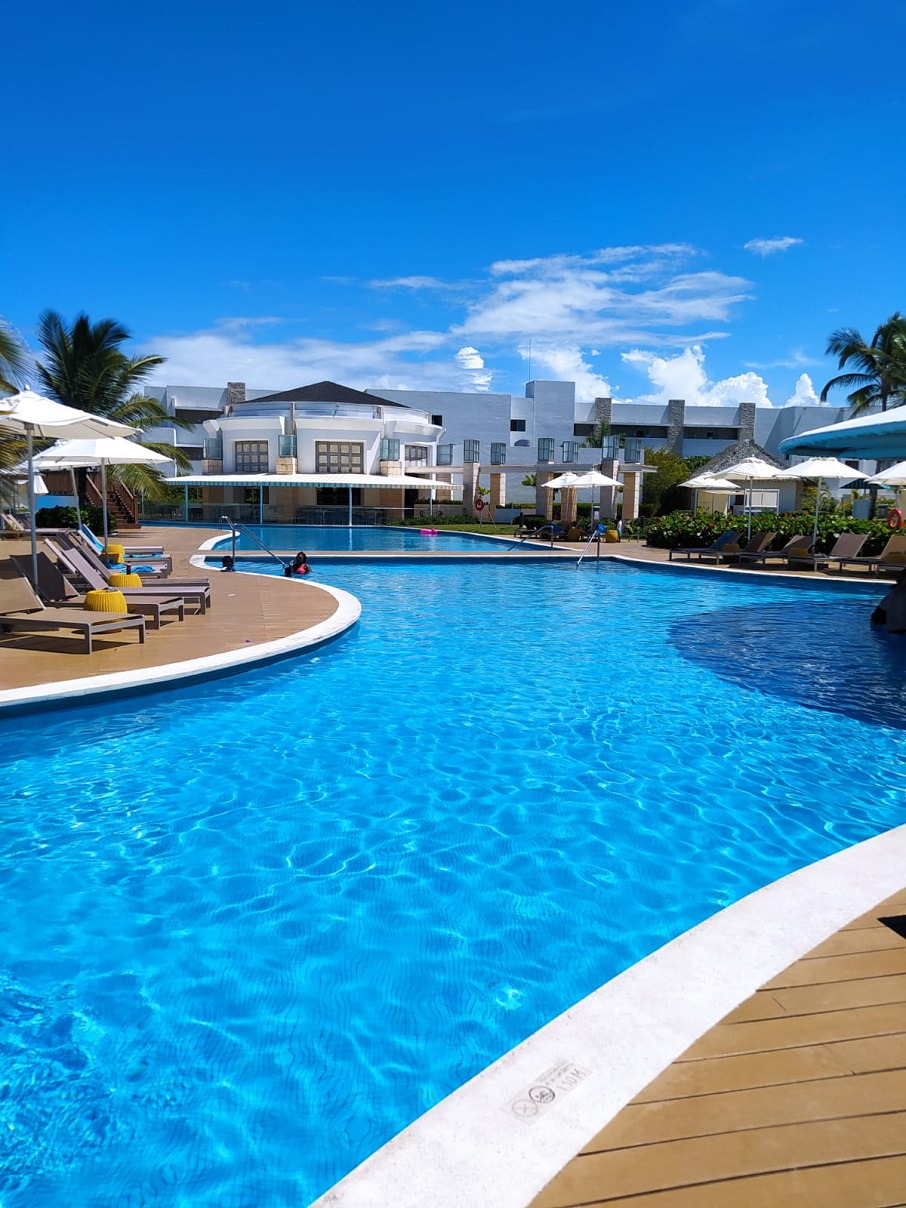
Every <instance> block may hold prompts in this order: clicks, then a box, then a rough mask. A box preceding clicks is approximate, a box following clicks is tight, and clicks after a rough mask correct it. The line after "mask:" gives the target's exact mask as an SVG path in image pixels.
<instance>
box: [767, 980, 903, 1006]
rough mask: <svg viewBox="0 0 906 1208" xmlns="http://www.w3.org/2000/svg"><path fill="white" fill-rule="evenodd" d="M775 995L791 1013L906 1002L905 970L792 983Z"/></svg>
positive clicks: (774, 992) (775, 991) (781, 1004)
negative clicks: (819, 982)
mask: <svg viewBox="0 0 906 1208" xmlns="http://www.w3.org/2000/svg"><path fill="white" fill-rule="evenodd" d="M773 997H774V998H775V999H776V1000H777V1002H778V1003H779V1004H780V1006H781V1007H782V1008H783V1009H784V1010H785V1011H786V1012H787V1013H788V1014H794V1015H795V1014H800V1015H805V1014H809V1013H812V1012H815V1013H817V1012H820V1011H844V1010H846V1009H847V1008H849V1007H868V1006H871V1004H872V1003H887V1002H906V974H904V973H900V974H898V975H896V976H893V977H867V978H861V979H860V980H859V981H845V982H827V983H825V984H823V985H818V986H790V987H788V988H787V989H784V990H774V991H773Z"/></svg>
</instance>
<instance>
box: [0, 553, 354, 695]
mask: <svg viewBox="0 0 906 1208" xmlns="http://www.w3.org/2000/svg"><path fill="white" fill-rule="evenodd" d="M190 561H191V563H192V565H193V566H203V565H204V559H203V558H201V559H199V558H198V555H195V556H193V557H192V558H191V559H190ZM265 577H268V578H269V577H270V576H265ZM310 586H311V587H313V588H315V590H317V591H325V592H327V594H328V595H330V596H332V597H333V598H334V600H336V602H337V607H336V611H335V612H334V613H333V614H332V615H331V616H330V617H328V618H327V620H326V621H319V622H318V623H317V624H315V625H311V626H309V627H308V628H307V629H300V630H298V631H297V632H296V633H291V634H288V635H287V636H286V637H282V638H275V639H274V640H273V641H270V642H259V643H257V644H255V645H251V646H248V647H243V648H242V649H239V650H228V651H224V652H222V653H220V654H208V655H204V656H203V657H201V658H197V659H184V660H182V661H181V662H178V663H160V664H159V665H157V666H155V667H140V668H136V669H135V670H132V671H114V672H110V673H108V674H106V675H88V676H84V677H82V678H80V679H70V680H58V681H57V682H55V683H50V684H34V685H29V686H26V687H23V688H5V689H3V690H2V691H0V713H6V712H8V711H9V712H15V711H26V710H31V709H33V708H34V707H35V706H36V705H50V706H65V705H72V704H77V703H78V704H81V703H83V701H84V699H85V698H86V697H91V698H95V699H96V698H97V697H99V696H105V695H109V694H112V693H115V694H121V693H138V692H141V691H149V690H154V689H157V690H160V689H161V688H164V687H170V686H176V685H181V684H183V683H187V682H189V681H191V680H196V679H210V678H213V677H215V676H221V675H229V674H232V673H234V672H236V671H242V670H246V669H251V668H253V667H255V666H258V665H261V664H264V663H270V662H274V661H275V660H277V659H282V658H287V657H288V656H290V655H293V654H299V653H300V652H302V651H305V650H311V649H314V648H315V647H316V646H322V645H323V644H324V643H325V642H330V641H333V640H334V639H335V638H338V637H340V636H342V634H344V633H346V632H347V630H349V629H351V628H352V626H353V625H355V624H356V622H357V621H358V619H359V617H360V616H361V613H362V605H361V604H360V602H359V601H358V600H357V599H356V597H355V596H353V595H351V594H350V593H349V592H348V591H343V590H342V589H340V588H339V587H330V586H328V585H327V584H326V583H319V584H311V585H310Z"/></svg>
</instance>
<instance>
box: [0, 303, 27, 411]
mask: <svg viewBox="0 0 906 1208" xmlns="http://www.w3.org/2000/svg"><path fill="white" fill-rule="evenodd" d="M28 365H29V356H28V349H27V348H26V347H25V345H24V344H23V343H22V340H21V339H20V338H19V333H18V332H17V331H16V330H15V329H14V328H13V327H11V326H10V325H9V323H7V322H6V321H5V320H4V319H0V392H2V393H3V394H15V392H16V391H17V390H18V389H19V388H20V387H21V385H22V382H23V380H24V374H25V373H26V372H27V370H28Z"/></svg>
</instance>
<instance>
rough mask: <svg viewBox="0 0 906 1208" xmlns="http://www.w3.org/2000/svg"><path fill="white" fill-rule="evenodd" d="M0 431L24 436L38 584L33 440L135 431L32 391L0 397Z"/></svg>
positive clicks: (34, 571)
mask: <svg viewBox="0 0 906 1208" xmlns="http://www.w3.org/2000/svg"><path fill="white" fill-rule="evenodd" d="M0 431H4V432H12V433H15V434H16V435H18V436H24V437H25V440H26V450H27V457H26V463H27V466H28V472H27V481H28V514H29V517H30V519H31V573H32V584H33V585H34V587H35V589H37V586H38V539H37V536H36V534H35V512H36V511H37V508H36V506H35V485H34V457H35V450H34V442H35V437H36V436H37V437H38V438H39V439H42V438H46V439H48V440H58V439H60V438H63V439H66V438H67V437H86V436H131V435H132V433H133V432H135V431H136V429H135V428H130V427H129V425H128V424H118V423H116V422H115V421H114V420H112V419H106V418H105V417H104V416H103V415H91V414H90V413H89V412H87V411H79V410H77V409H76V408H75V407H65V406H64V405H63V404H62V403H57V402H54V401H53V399H49V398H43V397H42V396H41V395H40V394H36V393H35V391H34V390H20V391H19V393H18V394H13V395H10V396H9V397H8V398H4V399H0Z"/></svg>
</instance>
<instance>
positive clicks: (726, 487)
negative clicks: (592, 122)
mask: <svg viewBox="0 0 906 1208" xmlns="http://www.w3.org/2000/svg"><path fill="white" fill-rule="evenodd" d="M680 486H681V487H692V489H693V490H694V491H710V492H711V494H712V495H738V494H739V484H738V483H735V482H730V480H729V479H728V478H717V477H713V476H712V475H710V474H699V475H698V477H697V478H689V479H688V480H687V481H686V482H681V483H680Z"/></svg>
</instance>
